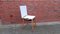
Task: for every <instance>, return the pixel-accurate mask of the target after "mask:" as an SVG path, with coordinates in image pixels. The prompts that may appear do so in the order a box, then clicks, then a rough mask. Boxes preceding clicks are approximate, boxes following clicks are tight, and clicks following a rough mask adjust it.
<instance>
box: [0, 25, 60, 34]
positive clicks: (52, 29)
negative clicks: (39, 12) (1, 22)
mask: <svg viewBox="0 0 60 34" xmlns="http://www.w3.org/2000/svg"><path fill="white" fill-rule="evenodd" d="M2 27H3V26H2ZM2 27H0V34H60V24H55V25H42V26H36V28H35V29H34V32H32V29H31V26H30V25H26V26H24V27H20V26H16V27H9V26H8V27H6V26H5V27H4V28H2Z"/></svg>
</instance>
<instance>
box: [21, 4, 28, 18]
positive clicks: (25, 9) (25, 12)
mask: <svg viewBox="0 0 60 34" xmlns="http://www.w3.org/2000/svg"><path fill="white" fill-rule="evenodd" d="M20 12H21V17H22V18H23V17H24V16H26V15H27V7H26V5H21V6H20Z"/></svg>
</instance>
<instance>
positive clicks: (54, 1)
mask: <svg viewBox="0 0 60 34" xmlns="http://www.w3.org/2000/svg"><path fill="white" fill-rule="evenodd" d="M21 4H26V5H27V8H28V14H29V15H35V16H36V22H41V21H60V0H0V16H1V19H2V21H3V23H4V24H5V23H8V24H11V23H12V24H13V23H22V19H21V15H20V11H19V6H20V5H21Z"/></svg>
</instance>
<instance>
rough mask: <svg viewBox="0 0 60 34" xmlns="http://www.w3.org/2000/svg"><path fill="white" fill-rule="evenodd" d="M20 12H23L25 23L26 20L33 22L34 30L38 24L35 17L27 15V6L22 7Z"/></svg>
mask: <svg viewBox="0 0 60 34" xmlns="http://www.w3.org/2000/svg"><path fill="white" fill-rule="evenodd" d="M20 12H21V18H22V19H23V21H24V19H27V20H31V22H32V29H34V26H35V25H36V23H34V22H33V21H34V18H35V16H32V15H28V14H27V6H26V5H21V6H20Z"/></svg>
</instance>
